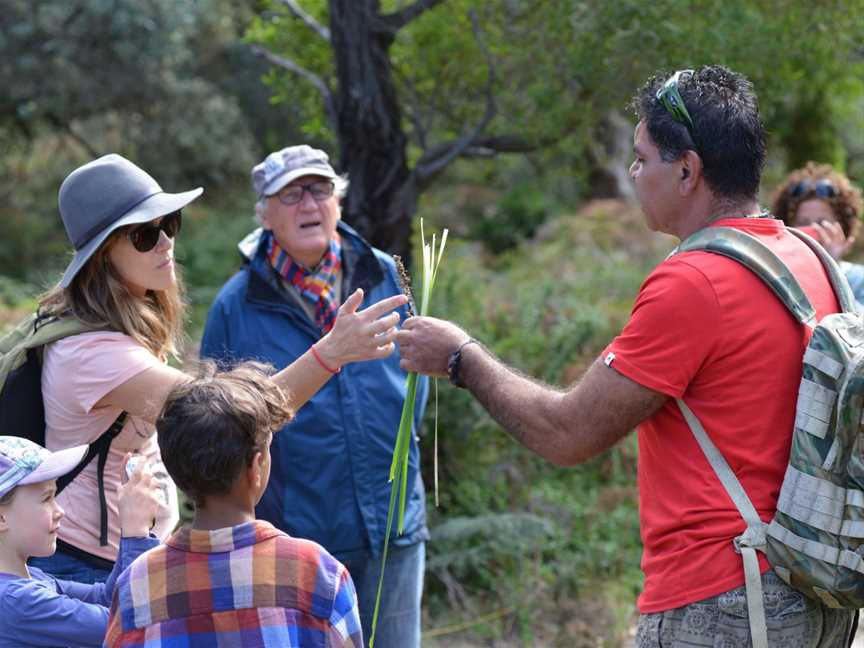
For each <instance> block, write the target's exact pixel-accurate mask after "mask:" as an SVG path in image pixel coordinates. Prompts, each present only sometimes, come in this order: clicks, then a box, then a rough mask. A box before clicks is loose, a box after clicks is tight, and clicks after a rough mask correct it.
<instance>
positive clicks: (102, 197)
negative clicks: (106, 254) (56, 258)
mask: <svg viewBox="0 0 864 648" xmlns="http://www.w3.org/2000/svg"><path fill="white" fill-rule="evenodd" d="M203 191H204V190H203V189H202V188H201V187H198V188H196V189H192V190H191V191H185V192H183V193H177V194H171V193H165V192H164V191H162V187H160V186H159V183H158V182H156V180H154V179H153V178H152V177H151V176H150V174H149V173H147V172H146V171H144V169H141V168H140V167H138V166H136V165H135V164H133V163H132V162H130V161H129V160H127V159H126V158H124V157H123V156H121V155H117V154H115V153H112V154H110V155H105V156H102V157H100V158H99V159H97V160H93V161H92V162H88V163H87V164H85V165H84V166H81V167H78V168H77V169H75V170H74V171H73V172H72V173H70V174H69V175H68V176H67V177H66V179H65V180H64V181H63V184H62V185H60V193H59V196H58V203H59V206H60V217H61V218H62V219H63V227H65V228H66V234H67V235H68V236H69V240H70V241H71V242H72V245H73V246H74V248H75V257H74V258H73V259H72V262H71V263H70V264H69V267H68V268H66V272H64V273H63V278H62V279H61V280H60V285H61V286H62V287H63V288H66V287H67V286H68V285H69V284H70V283H71V282H72V279H73V278H74V277H75V275H76V274H78V271H79V270H81V268H83V267H84V264H85V263H87V260H88V259H89V258H90V257H91V256H93V253H94V252H96V250H98V249H99V246H100V245H102V243H104V242H105V239H107V238H108V237H109V236H110V235H111V232H113V231H115V230H117V229H118V228H120V227H123V226H124V225H135V224H137V223H146V222H147V221H151V220H154V219H156V218H159V217H160V216H165V215H166V214H170V213H171V212H175V211H177V210H178V209H181V208H183V207H185V206H186V205H188V204H189V203H191V202H192V201H193V200H195V199H196V198H197V197H198V196H200V195H201V193H202V192H203Z"/></svg>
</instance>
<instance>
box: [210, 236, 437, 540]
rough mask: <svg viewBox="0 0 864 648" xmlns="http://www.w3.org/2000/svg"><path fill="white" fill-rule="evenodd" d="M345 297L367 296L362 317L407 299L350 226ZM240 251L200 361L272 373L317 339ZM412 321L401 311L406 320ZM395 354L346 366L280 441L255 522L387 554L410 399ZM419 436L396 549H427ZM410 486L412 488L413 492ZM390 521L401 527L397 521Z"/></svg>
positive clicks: (252, 243) (262, 266)
mask: <svg viewBox="0 0 864 648" xmlns="http://www.w3.org/2000/svg"><path fill="white" fill-rule="evenodd" d="M338 229H339V233H340V235H341V237H342V261H343V263H342V266H343V283H342V296H343V298H345V297H347V296H348V295H350V294H351V293H352V292H354V290H355V289H356V288H363V291H364V293H365V296H364V301H363V304H362V306H361V308H366V307H367V306H369V305H371V304H373V303H375V302H377V301H379V300H381V299H384V298H385V297H389V296H391V295H394V294H397V293H399V292H400V289H399V284H398V280H397V278H396V270H395V266H394V264H393V259H392V258H391V257H390V256H388V255H387V254H384V253H383V252H381V251H380V250H376V249H374V248H372V247H371V246H370V245H369V244H368V243H366V241H364V240H363V239H362V238H361V237H360V236H359V234H357V232H355V231H354V230H353V229H351V228H350V227H349V226H347V225H345V224H344V223H341V222H340V223H339V225H338ZM256 234H258V233H253V234H252V235H250V236H249V237H247V238H246V239H245V240H244V241H243V242H242V243H241V244H240V250H241V253H242V254H243V256H244V258H245V263H244V265H243V267H242V268H241V269H240V271H239V272H238V273H237V274H235V275H234V276H233V277H232V278H231V279H229V280H228V282H227V283H226V284H225V286H223V288H222V290H221V291H220V292H219V295H218V296H217V297H216V300H215V301H214V302H213V305H212V307H211V308H210V313H209V315H208V317H207V325H206V327H205V329H204V337H203V339H202V342H201V356H202V357H205V358H213V359H215V360H217V361H219V362H220V364H223V365H230V364H232V363H236V362H237V361H239V360H248V359H254V360H260V361H264V362H269V363H270V364H272V365H274V366H275V367H276V368H277V369H281V368H282V367H285V366H287V365H288V364H290V363H291V362H293V361H294V360H295V359H296V358H298V357H299V356H300V355H302V354H303V353H304V352H305V351H306V350H307V349H308V348H309V347H310V346H311V345H312V344H313V343H314V342H315V341H317V340H318V339H320V337H321V333H320V331H319V330H318V328H317V327H316V326H315V324H314V323H313V322H312V320H311V319H310V318H309V317H308V315H307V314H306V312H305V311H304V310H303V309H302V308H301V307H300V305H299V304H297V302H296V300H295V299H294V298H293V297H292V296H291V295H288V294H286V292H285V287H284V285H283V284H282V282H281V281H280V280H279V278H278V277H277V276H276V273H275V272H274V271H273V269H272V268H271V266H270V264H269V263H268V261H267V259H266V256H265V250H264V246H263V245H259V237H258V236H257V235H256ZM404 315H405V313H404V312H403V316H404ZM405 375H406V374H405V372H404V371H402V370H401V369H400V368H399V353H398V350H397V352H395V353H393V354H392V355H391V356H390V357H388V358H386V359H384V360H376V361H369V362H356V363H352V364H349V365H347V366H345V367H343V369H342V371H341V372H340V373H338V374H336V375H335V376H333V377H332V378H331V379H330V380H329V381H328V382H327V383H326V384H325V385H324V387H323V388H322V389H321V390H320V391H319V392H318V393H317V394H316V395H315V396H314V397H313V398H312V400H310V401H309V402H308V403H307V404H306V405H304V406H303V407H302V408H301V409H300V411H299V412H297V416H296V418H295V419H294V420H293V421H292V422H291V423H289V424H288V425H287V426H286V427H285V428H284V429H283V430H282V431H280V432H279V433H278V434H276V435H275V436H274V438H273V445H272V447H271V455H272V469H271V475H270V484H269V486H268V487H267V490H266V492H265V493H264V497H263V498H262V499H261V503H260V504H259V505H258V508H257V510H256V514H257V515H258V517H259V518H262V519H264V520H267V521H269V522H271V523H272V524H274V525H275V526H277V527H278V528H280V529H284V530H285V531H286V532H288V533H289V534H291V535H294V536H298V537H302V538H309V539H311V540H314V541H316V542H318V543H320V544H321V545H323V546H324V547H325V548H326V549H328V550H329V551H331V552H333V553H337V552H343V551H354V550H358V549H359V550H363V549H371V551H372V552H373V554H375V555H378V554H379V552H380V551H381V549H382V548H383V543H384V532H385V529H386V522H387V505H388V503H389V497H390V484H389V483H388V481H387V478H388V476H389V471H390V461H391V459H392V452H393V445H394V443H395V440H396V431H397V430H398V428H399V418H400V416H401V413H402V403H403V400H404V398H405ZM417 392H418V403H417V405H418V407H417V408H416V410H415V411H416V414H415V417H416V418H415V430H416V429H417V427H418V426H419V422H420V420H421V418H422V417H423V411H424V409H425V405H426V397H427V394H428V381H427V380H425V379H424V380H421V381H419V383H418V390H417ZM419 463H420V456H419V450H418V448H417V440H416V435H415V436H414V438H413V440H412V442H411V451H410V455H409V466H410V468H409V475H408V484H409V489H412V492H411V494H410V495H409V499H408V504H407V508H406V511H405V533H404V534H403V535H402V536H401V537H398V538H397V537H396V524H395V521H394V525H393V533H392V536H391V542H393V543H395V544H396V545H400V546H405V545H410V544H414V543H416V542H420V541H422V540H426V539H427V538H428V536H429V533H428V531H427V529H426V507H425V495H424V491H423V482H422V480H421V478H420V473H419ZM412 484H413V488H412V486H411V485H412ZM394 520H395V518H394Z"/></svg>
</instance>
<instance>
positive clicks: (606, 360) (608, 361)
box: [603, 351, 615, 367]
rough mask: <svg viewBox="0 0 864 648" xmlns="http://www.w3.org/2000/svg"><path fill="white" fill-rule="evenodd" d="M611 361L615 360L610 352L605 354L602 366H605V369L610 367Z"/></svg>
mask: <svg viewBox="0 0 864 648" xmlns="http://www.w3.org/2000/svg"><path fill="white" fill-rule="evenodd" d="M613 360H615V354H614V353H612V352H611V351H610V352H609V353H607V354H606V357H605V358H603V364H605V365H606V366H607V367H611V366H612V361H613Z"/></svg>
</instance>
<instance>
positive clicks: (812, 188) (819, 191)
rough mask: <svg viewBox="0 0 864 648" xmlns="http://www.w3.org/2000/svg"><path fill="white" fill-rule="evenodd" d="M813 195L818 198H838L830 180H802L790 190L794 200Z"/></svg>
mask: <svg viewBox="0 0 864 648" xmlns="http://www.w3.org/2000/svg"><path fill="white" fill-rule="evenodd" d="M810 194H813V195H814V196H816V197H817V198H834V197H836V196H837V189H836V188H835V187H834V185H833V184H832V183H831V181H830V180H827V179H825V180H816V181H813V180H801V181H800V182H799V183H797V184H796V185H795V186H793V187H792V188H791V189H790V190H789V195H790V196H792V197H793V198H800V197H801V196H809V195H810Z"/></svg>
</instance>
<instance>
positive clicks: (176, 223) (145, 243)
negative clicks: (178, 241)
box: [128, 210, 183, 252]
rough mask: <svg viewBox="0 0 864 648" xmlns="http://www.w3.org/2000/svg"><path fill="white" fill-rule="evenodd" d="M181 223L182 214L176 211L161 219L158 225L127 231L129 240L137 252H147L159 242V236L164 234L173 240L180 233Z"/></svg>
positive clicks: (146, 225)
mask: <svg viewBox="0 0 864 648" xmlns="http://www.w3.org/2000/svg"><path fill="white" fill-rule="evenodd" d="M182 222H183V213H182V212H181V211H180V210H178V211H176V212H172V213H170V214H167V215H166V216H163V217H162V221H161V222H160V223H159V224H158V225H154V224H153V223H147V224H145V225H140V226H138V227H135V228H133V229H131V230H129V234H128V236H129V240H130V241H132V245H134V246H135V249H136V250H138V251H139V252H149V251H150V250H152V249H153V248H154V247H156V244H157V243H158V242H159V235H160V233H161V232H165V236H167V237H168V238H170V239H173V238H174V237H175V236H177V232H179V231H180V225H181V224H182Z"/></svg>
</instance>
